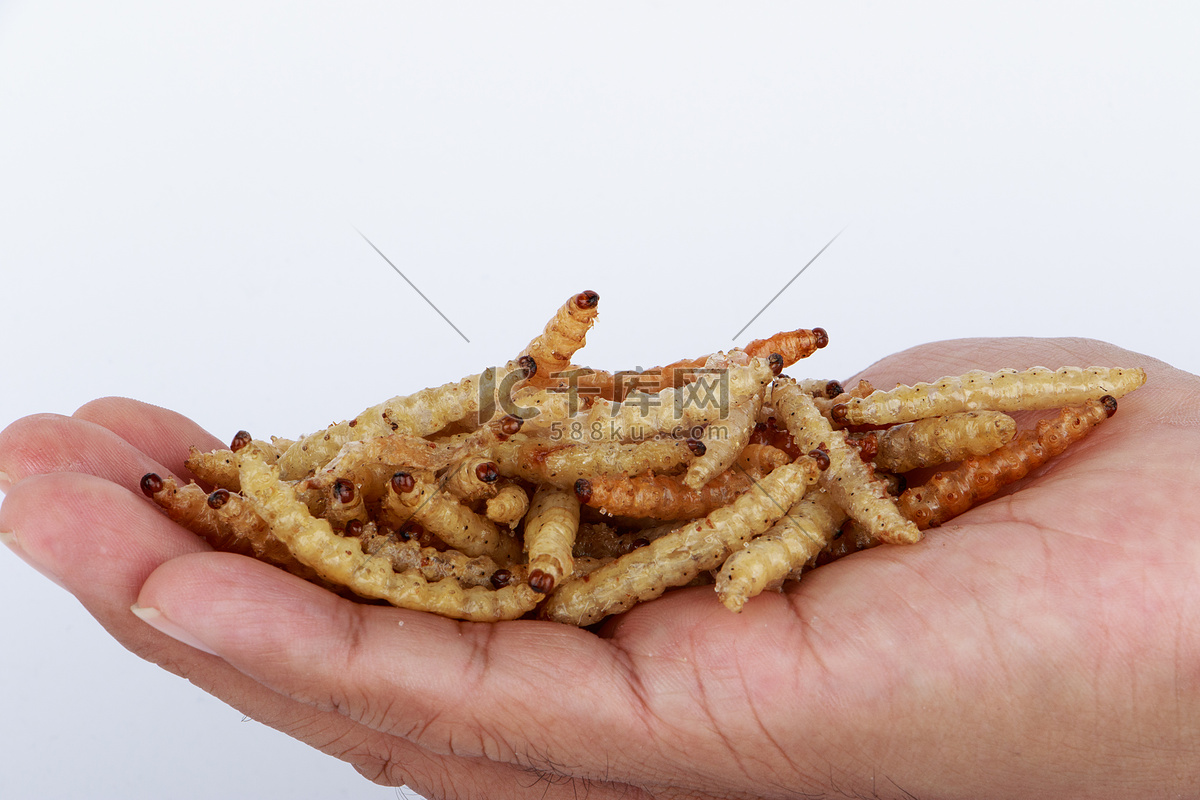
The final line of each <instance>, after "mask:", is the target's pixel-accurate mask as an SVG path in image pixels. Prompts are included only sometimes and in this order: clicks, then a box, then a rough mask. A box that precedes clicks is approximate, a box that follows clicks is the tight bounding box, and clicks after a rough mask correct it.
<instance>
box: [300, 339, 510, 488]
mask: <svg viewBox="0 0 1200 800" xmlns="http://www.w3.org/2000/svg"><path fill="white" fill-rule="evenodd" d="M514 374H517V375H518V376H521V377H525V376H528V375H529V374H530V366H529V364H528V362H526V363H524V364H522V363H519V362H518V361H510V362H508V363H507V364H505V365H504V366H503V367H500V368H498V369H497V368H488V369H486V370H484V371H483V372H481V373H478V374H476V375H468V376H467V377H465V378H463V379H462V380H460V381H458V382H457V383H447V384H445V385H443V386H437V387H434V388H430V389H422V390H421V391H419V392H416V393H414V394H410V395H404V396H400V397H393V398H392V399H391V400H388V401H387V402H384V403H380V404H379V405H376V406H372V407H371V408H368V409H367V410H366V411H363V412H362V413H361V414H359V415H358V416H357V417H355V418H354V419H352V420H347V421H345V422H339V423H337V424H336V425H331V426H330V427H328V428H326V429H325V430H323V431H317V432H316V433H312V434H309V435H308V436H305V437H303V438H301V439H299V440H298V441H296V442H295V443H294V444H293V445H292V446H291V447H289V448H288V449H287V452H285V453H284V454H283V455H282V456H280V458H279V467H280V474H281V475H282V476H283V479H284V480H298V479H300V478H302V477H304V476H305V475H307V474H308V473H309V472H310V471H312V470H315V469H319V468H320V467H322V466H324V465H325V464H327V463H328V462H329V461H331V460H332V459H333V458H334V457H335V456H336V455H337V454H338V452H339V451H340V450H341V449H342V447H343V445H345V444H346V443H347V442H351V441H361V440H364V439H374V438H376V437H379V436H387V435H389V434H392V433H401V434H407V435H409V436H428V435H430V434H433V433H437V432H438V431H440V430H442V429H443V428H445V427H446V426H447V425H450V424H451V423H456V422H461V421H464V420H466V421H468V422H469V423H470V427H472V428H474V427H477V426H479V425H483V424H486V423H487V422H489V421H491V419H492V418H494V417H496V416H499V415H500V409H501V408H502V406H503V404H502V403H497V402H496V397H497V393H498V392H500V391H503V390H504V389H505V387H506V386H507V385H508V380H507V379H508V377H509V376H510V375H514ZM483 394H486V395H487V396H488V398H490V401H489V404H488V405H487V406H486V407H481V405H480V397H481V395H483ZM481 417H487V419H482V418H481Z"/></svg>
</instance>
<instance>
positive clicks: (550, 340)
mask: <svg viewBox="0 0 1200 800" xmlns="http://www.w3.org/2000/svg"><path fill="white" fill-rule="evenodd" d="M599 302H600V295H598V294H596V293H595V292H592V291H585V292H580V293H579V294H577V295H573V296H572V297H571V298H569V299H568V300H567V302H565V303H563V304H562V306H560V307H559V309H558V311H557V312H556V313H555V314H554V316H553V317H552V318H551V319H550V321H549V322H547V323H546V327H545V329H544V330H543V331H542V332H541V333H540V334H539V335H538V336H536V337H535V338H534V340H533V341H531V342H530V343H529V344H528V345H527V346H526V347H525V349H524V350H522V351H521V355H522V356H530V357H531V358H533V360H534V361H535V362H536V363H537V371H536V372H535V373H534V374H533V375H531V376H530V377H529V379H528V380H529V383H531V384H532V385H534V386H544V385H547V384H549V383H550V382H551V381H552V380H553V379H554V378H555V377H556V376H557V375H558V374H559V373H561V372H562V371H563V370H565V369H567V367H569V366H570V365H571V356H573V355H575V353H576V352H577V351H578V350H579V349H580V348H582V347H583V345H584V342H585V340H586V338H587V332H588V330H590V329H591V327H592V325H593V324H594V323H595V321H596V314H597V312H598V309H597V306H598V304H599Z"/></svg>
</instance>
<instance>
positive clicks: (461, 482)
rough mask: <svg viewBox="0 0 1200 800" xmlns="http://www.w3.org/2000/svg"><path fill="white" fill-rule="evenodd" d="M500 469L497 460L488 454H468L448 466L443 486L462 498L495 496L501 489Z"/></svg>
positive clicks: (472, 498)
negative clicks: (499, 484) (497, 466)
mask: <svg viewBox="0 0 1200 800" xmlns="http://www.w3.org/2000/svg"><path fill="white" fill-rule="evenodd" d="M499 478H500V471H499V470H498V469H497V468H496V462H495V460H494V459H492V458H488V457H486V456H467V457H466V458H464V459H462V460H460V461H457V462H455V463H454V464H451V465H450V466H449V467H447V468H446V474H445V476H444V477H443V482H442V483H443V487H444V488H445V489H446V491H448V492H450V494H452V495H454V496H455V497H458V498H460V499H462V500H468V501H472V500H483V499H484V498H488V497H495V496H496V492H497V491H498V490H499V486H498V485H497V481H498V480H499Z"/></svg>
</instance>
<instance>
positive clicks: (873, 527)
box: [771, 380, 921, 544]
mask: <svg viewBox="0 0 1200 800" xmlns="http://www.w3.org/2000/svg"><path fill="white" fill-rule="evenodd" d="M771 397H772V399H773V400H774V402H775V408H776V410H777V411H778V413H779V414H780V415H781V416H782V421H783V423H784V424H785V425H786V426H787V429H788V433H790V434H791V435H792V438H793V439H794V440H795V442H796V445H797V446H798V447H799V448H800V450H801V452H806V453H807V452H809V451H812V450H815V449H818V448H823V449H825V450H826V452H827V453H828V454H829V469H827V470H826V471H825V473H824V474H823V475H822V476H821V486H823V487H824V488H825V489H826V491H828V492H829V494H830V495H831V496H832V497H833V499H834V500H835V501H836V502H837V503H838V505H840V506H841V507H842V508H844V509H845V510H846V513H847V514H849V515H850V516H851V517H853V518H854V519H855V520H857V521H858V522H859V524H861V525H862V526H863V527H865V528H866V529H867V530H868V531H870V533H871V534H872V535H873V536H875V537H876V538H878V539H880V540H881V541H884V542H888V543H890V544H912V543H914V542H917V541H920V539H921V532H920V531H919V530H917V526H916V525H914V524H913V523H912V522H910V521H909V520H908V519H906V518H905V517H904V516H903V515H901V513H900V511H899V510H898V509H897V508H896V503H895V501H894V500H893V499H892V497H891V496H890V495H889V494H888V491H887V487H886V486H885V485H884V484H883V482H882V481H879V480H877V479H876V478H875V476H874V474H873V470H872V468H871V467H870V466H869V465H867V464H866V463H865V462H864V461H863V460H862V459H861V458H860V457H859V455H858V451H857V450H855V449H854V448H853V447H851V446H850V445H849V444H847V442H846V434H845V433H844V432H843V431H835V430H833V428H832V427H830V424H829V421H828V420H826V419H825V417H823V416H822V415H821V412H820V411H819V410H818V409H817V406H816V403H815V402H814V401H813V398H811V397H810V396H808V395H807V394H805V393H804V392H802V391H800V389H799V387H797V386H796V385H795V384H794V383H792V382H790V381H783V380H779V381H776V382H775V386H774V389H773V390H772V394H771Z"/></svg>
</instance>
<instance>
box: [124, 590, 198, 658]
mask: <svg viewBox="0 0 1200 800" xmlns="http://www.w3.org/2000/svg"><path fill="white" fill-rule="evenodd" d="M129 610H130V611H132V612H133V613H134V616H136V617H137V618H138V619H140V620H142V621H143V622H145V623H146V624H147V625H149V626H150V627H151V628H154V629H155V630H156V631H158V632H159V633H165V634H166V635H167V636H170V637H171V638H172V639H175V640H176V641H179V642H183V643H184V644H186V645H187V646H188V647H194V648H196V649H197V650H200V651H202V652H205V653H208V654H209V655H213V656H215V655H217V653H216V651H215V650H212V649H211V648H209V646H208V645H206V644H204V642H202V641H200V640H199V639H197V638H196V637H195V636H193V635H192V634H190V633H188V632H187V631H185V630H184V629H183V628H181V627H179V625H177V624H175V623H174V622H172V621H171V620H170V618H168V617H167V615H166V614H164V613H162V612H161V611H159V610H158V609H157V608H150V607H148V606H139V605H138V604H137V603H134V604H133V605H132V606H130V607H129Z"/></svg>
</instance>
